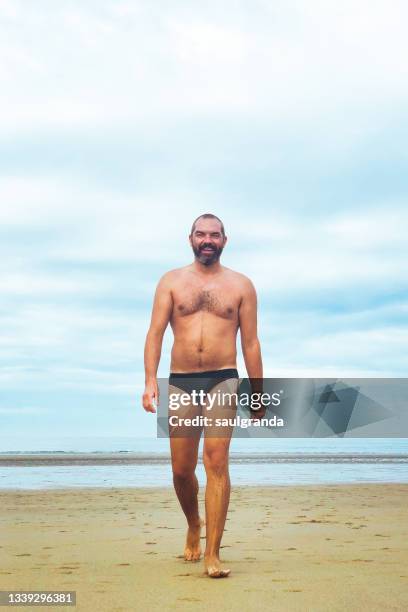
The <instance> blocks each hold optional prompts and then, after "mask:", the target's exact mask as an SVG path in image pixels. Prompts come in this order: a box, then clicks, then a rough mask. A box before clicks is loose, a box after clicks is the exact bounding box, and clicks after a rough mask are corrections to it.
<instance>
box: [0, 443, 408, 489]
mask: <svg viewBox="0 0 408 612" xmlns="http://www.w3.org/2000/svg"><path fill="white" fill-rule="evenodd" d="M201 449H202V441H201V446H200V450H201ZM107 452H109V453H121V455H120V456H121V457H124V458H125V457H126V454H127V453H130V452H131V453H136V454H137V456H139V455H140V459H138V458H137V456H136V459H135V462H134V463H132V464H125V463H124V464H121V463H120V462H116V463H115V464H109V463H104V464H101V465H86V464H83V465H81V464H75V465H53V464H52V463H53V461H54V459H55V458H56V457H57V458H58V457H63V456H64V454H65V453H86V454H92V457H93V458H95V457H96V458H97V457H98V454H99V453H107ZM0 453H2V455H3V456H4V454H7V456H8V457H13V456H14V457H16V455H18V456H20V457H21V455H24V454H27V453H34V454H36V453H37V454H44V453H46V454H47V453H49V454H50V455H49V457H50V461H49V462H48V464H47V465H41V466H32V465H26V466H19V465H13V466H9V467H5V466H2V465H1V463H0V489H48V488H67V487H139V486H144V487H163V486H164V487H165V486H172V474H171V467H170V462H169V441H168V440H166V439H155V438H75V439H74V438H59V439H56V438H54V439H49V438H44V439H42V440H40V439H37V440H34V441H33V440H29V439H26V440H23V439H19V440H14V441H12V440H8V441H5V440H3V441H2V442H0ZM200 454H201V453H200ZM230 474H231V481H232V484H233V485H295V484H304V485H307V484H310V485H312V484H336V483H363V482H377V483H379V482H394V483H396V482H397V483H407V482H408V439H406V438H403V439H402V438H388V439H379V438H375V439H369V438H363V439H356V438H354V439H344V438H343V439H339V438H335V439H333V438H316V439H310V438H308V439H303V438H302V439H273V440H271V439H259V438H258V439H233V440H232V443H231V464H230ZM197 477H198V480H199V482H200V485H201V486H203V485H204V484H205V471H204V468H203V465H202V463H201V462H199V465H198V466H197Z"/></svg>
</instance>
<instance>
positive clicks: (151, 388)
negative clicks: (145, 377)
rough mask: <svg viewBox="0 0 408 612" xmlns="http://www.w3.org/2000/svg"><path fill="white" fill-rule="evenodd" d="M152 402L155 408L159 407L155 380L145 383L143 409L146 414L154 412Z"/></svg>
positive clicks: (157, 388)
mask: <svg viewBox="0 0 408 612" xmlns="http://www.w3.org/2000/svg"><path fill="white" fill-rule="evenodd" d="M153 402H154V403H155V404H156V406H158V405H159V387H158V386H157V380H155V381H152V382H148V383H146V386H145V390H144V393H143V408H144V409H145V410H146V412H156V408H155V406H154V403H153Z"/></svg>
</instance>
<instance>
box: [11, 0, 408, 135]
mask: <svg viewBox="0 0 408 612" xmlns="http://www.w3.org/2000/svg"><path fill="white" fill-rule="evenodd" d="M41 5H42V9H41ZM4 10H5V13H6V15H5V17H6V18H8V21H7V19H6V20H5V24H4V26H3V32H2V34H3V35H2V37H1V39H0V40H1V41H2V42H1V43H0V56H1V57H2V59H3V61H2V65H3V75H2V76H3V79H2V80H3V88H4V89H6V90H7V91H8V96H4V97H3V98H2V102H1V107H0V108H1V115H0V116H1V118H2V119H1V121H2V129H5V130H6V131H7V132H9V133H11V132H13V131H20V130H21V129H26V128H27V127H32V126H34V125H36V126H37V127H39V126H42V127H44V126H50V127H54V128H55V127H56V126H59V127H61V126H62V125H69V126H74V125H79V126H84V125H87V126H90V125H92V124H93V125H101V124H104V126H106V124H107V123H110V122H113V123H115V124H118V123H121V122H122V123H128V122H129V121H132V122H133V123H135V122H140V121H141V120H143V119H145V118H146V117H150V118H152V117H155V118H160V121H165V120H166V119H167V120H168V119H170V120H173V119H174V118H175V117H176V116H178V117H188V116H190V117H197V116H200V115H202V114H210V115H213V114H217V115H218V116H219V115H220V114H223V115H227V116H231V114H238V115H240V116H242V117H246V118H247V119H248V120H250V119H251V118H254V117H256V116H258V117H259V116H260V115H262V116H263V117H264V119H265V118H267V119H268V121H271V120H272V121H275V122H277V123H278V124H281V123H282V121H284V122H286V124H287V125H286V127H287V128H289V127H291V126H292V127H294V125H295V124H297V129H299V127H300V126H301V125H302V127H303V128H309V127H310V125H307V124H306V123H305V119H308V120H311V119H313V120H314V127H315V128H317V130H318V132H319V131H320V129H321V128H319V125H320V126H321V127H323V126H327V121H328V120H329V119H330V120H332V119H333V118H334V117H337V118H339V119H341V118H342V119H343V120H342V122H341V125H339V126H337V129H336V126H335V125H333V124H332V125H331V130H332V131H333V130H336V131H338V132H339V133H341V132H342V130H343V128H344V124H347V125H348V126H350V124H352V125H353V126H354V127H357V128H361V125H362V124H364V125H365V126H366V128H368V127H369V126H370V124H371V123H372V121H373V119H374V118H375V117H376V116H377V117H378V109H379V108H380V107H381V108H383V109H384V108H387V109H388V110H389V111H390V112H393V110H394V109H395V108H396V106H399V108H400V109H401V110H403V109H404V106H405V104H406V98H407V94H408V86H407V79H406V78H405V77H406V70H405V62H404V58H405V57H406V55H407V52H408V42H407V38H406V35H405V34H406V33H405V28H404V25H405V23H406V20H407V16H408V15H407V7H406V4H405V3H404V2H402V1H396V2H394V3H393V5H392V9H391V8H390V5H389V3H388V2H386V1H385V0H381V1H378V2H366V1H364V2H360V3H359V5H358V7H357V6H356V3H355V2H342V3H341V5H339V4H338V3H333V2H326V3H323V2H303V1H302V2H290V3H287V2H278V3H273V5H271V3H269V2H268V3H262V2H255V3H254V4H253V6H251V11H250V12H249V11H247V10H245V7H242V8H241V10H237V7H236V4H235V3H232V2H227V3H224V6H223V7H222V9H220V8H219V6H215V4H213V3H210V4H209V5H208V6H207V5H202V6H201V7H200V8H197V7H195V9H194V12H193V11H192V10H191V7H189V6H186V5H185V3H175V4H172V5H171V9H170V8H169V6H168V5H166V4H160V5H158V6H155V7H154V6H152V4H151V3H148V2H144V3H143V2H142V3H138V6H137V7H133V6H131V5H130V4H129V3H121V4H118V3H116V2H111V1H108V0H105V1H102V2H99V3H98V4H97V5H96V4H94V3H90V2H88V3H82V4H81V5H76V6H75V8H73V7H72V5H70V4H66V3H62V4H61V3H57V4H56V3H49V2H43V3H40V5H39V4H38V3H36V5H35V8H34V5H33V6H32V7H30V6H29V5H27V4H25V6H24V10H18V9H16V10H11V8H10V4H9V3H7V5H5V8H4ZM10 23H11V26H10ZM33 32H35V36H34V35H33ZM62 66H63V69H62ZM27 99H29V100H30V103H29V104H27V103H26V100H27ZM345 113H347V119H346V120H344V119H345ZM324 129H325V128H324ZM348 133H349V135H350V136H351V134H352V130H350V127H348ZM323 136H324V133H321V134H320V137H323Z"/></svg>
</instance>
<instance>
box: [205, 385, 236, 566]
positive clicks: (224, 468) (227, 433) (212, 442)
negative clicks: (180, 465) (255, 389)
mask: <svg viewBox="0 0 408 612" xmlns="http://www.w3.org/2000/svg"><path fill="white" fill-rule="evenodd" d="M237 389H238V381H237V379H232V380H226V381H223V382H221V383H218V384H217V385H216V386H215V387H213V389H211V392H210V393H211V394H213V393H216V392H217V391H221V392H224V393H236V392H237ZM203 413H205V414H206V415H207V416H210V417H211V418H212V419H213V423H215V419H216V418H228V419H233V418H234V417H235V416H236V403H235V402H232V405H231V406H228V405H226V406H225V405H224V404H223V402H222V401H221V402H216V403H215V404H214V406H213V408H212V409H211V410H209V411H206V409H205V408H204V409H203ZM232 432H233V426H224V427H216V426H214V425H210V426H209V427H204V447H203V462H204V467H205V471H206V474H207V487H206V491H205V513H206V549H205V554H204V563H205V569H206V572H207V573H208V575H209V576H211V577H212V578H223V577H225V576H228V574H229V573H230V571H231V570H229V569H226V568H223V567H221V562H220V545H221V538H222V535H223V532H224V526H225V520H226V517H227V511H228V505H229V500H230V491H231V483H230V477H229V469H228V460H229V447H230V442H231V436H232Z"/></svg>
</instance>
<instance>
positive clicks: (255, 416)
mask: <svg viewBox="0 0 408 612" xmlns="http://www.w3.org/2000/svg"><path fill="white" fill-rule="evenodd" d="M265 412H266V406H261V407H260V408H258V410H254V409H252V408H251V409H250V414H251V421H252V422H254V421H259V419H263V418H264V416H265Z"/></svg>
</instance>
